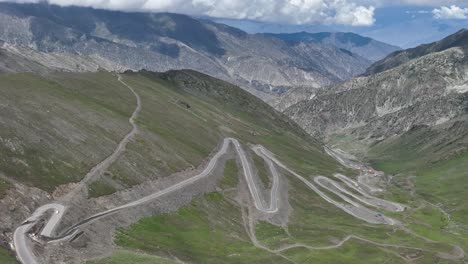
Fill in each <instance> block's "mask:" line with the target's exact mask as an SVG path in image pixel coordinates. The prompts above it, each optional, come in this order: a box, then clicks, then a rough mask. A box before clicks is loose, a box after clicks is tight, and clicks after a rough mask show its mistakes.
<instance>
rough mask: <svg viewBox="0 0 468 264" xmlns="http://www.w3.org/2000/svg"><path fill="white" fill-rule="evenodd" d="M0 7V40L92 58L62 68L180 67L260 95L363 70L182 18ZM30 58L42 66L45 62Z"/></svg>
mask: <svg viewBox="0 0 468 264" xmlns="http://www.w3.org/2000/svg"><path fill="white" fill-rule="evenodd" d="M0 6H1V9H0V21H1V23H0V40H3V41H5V42H6V43H8V44H12V45H14V46H21V47H20V48H30V49H31V50H33V51H34V52H40V53H51V52H52V53H57V54H62V55H63V54H64V56H70V57H73V58H74V57H77V56H85V57H87V60H90V61H92V63H91V65H89V64H86V63H82V62H79V61H77V63H76V65H69V64H65V65H63V66H61V65H56V66H57V67H58V68H60V67H62V68H63V69H65V70H70V71H95V70H96V69H97V68H99V67H100V68H103V69H106V70H122V69H134V70H139V69H147V70H152V71H166V70H170V69H185V68H188V69H194V70H198V71H201V72H204V73H207V74H210V75H212V76H214V77H217V78H221V79H223V80H227V81H230V82H233V83H235V84H238V85H241V86H242V87H244V88H247V89H248V90H249V91H251V92H253V93H254V94H257V95H258V96H260V97H265V96H267V94H277V93H282V92H284V91H285V90H287V89H289V88H290V87H293V86H301V85H308V86H313V87H319V86H323V85H330V84H333V83H336V82H339V81H342V80H345V79H348V78H350V77H352V76H355V75H357V74H360V73H362V72H364V70H365V68H367V67H368V65H369V64H370V63H369V61H367V60H365V59H363V58H361V57H359V56H357V55H355V54H351V53H349V52H347V51H343V50H340V49H339V48H335V47H330V46H329V45H328V46H327V45H322V44H316V43H307V44H301V45H290V44H288V43H286V42H284V41H281V40H273V39H272V38H265V37H263V36H258V35H249V34H247V33H245V32H243V31H240V30H238V29H235V28H231V27H229V26H225V25H221V24H216V23H214V22H210V21H206V20H197V19H193V18H190V17H188V16H185V15H177V14H168V13H159V14H148V13H123V12H113V11H104V10H95V9H90V8H79V7H58V6H53V5H45V4H11V3H0ZM31 53H33V52H32V51H31ZM33 59H34V60H36V61H38V62H39V63H41V64H44V65H47V64H50V63H49V62H48V61H47V59H46V58H37V57H34V58H33ZM74 61H75V60H74Z"/></svg>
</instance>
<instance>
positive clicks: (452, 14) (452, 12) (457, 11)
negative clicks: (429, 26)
mask: <svg viewBox="0 0 468 264" xmlns="http://www.w3.org/2000/svg"><path fill="white" fill-rule="evenodd" d="M432 13H433V14H434V18H437V19H467V18H468V8H461V7H458V6H456V5H451V6H450V7H447V6H442V7H440V8H435V9H434V10H433V11H432Z"/></svg>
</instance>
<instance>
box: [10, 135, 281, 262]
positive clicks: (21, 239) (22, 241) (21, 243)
mask: <svg viewBox="0 0 468 264" xmlns="http://www.w3.org/2000/svg"><path fill="white" fill-rule="evenodd" d="M231 143H232V144H233V145H234V147H235V150H236V152H237V154H238V155H239V157H240V161H241V165H242V167H243V171H244V176H245V178H246V181H247V184H248V187H249V191H250V194H251V196H252V198H253V199H254V204H255V207H256V208H257V210H259V211H261V212H263V213H268V214H269V213H275V212H277V211H278V206H277V202H276V201H277V199H278V195H277V192H278V187H275V188H272V194H271V198H270V200H271V201H270V205H269V206H268V207H267V206H264V202H263V199H262V198H261V197H260V192H259V190H258V187H257V185H256V184H255V181H254V180H253V177H254V175H253V173H252V170H251V167H250V166H251V165H250V163H249V161H248V160H247V157H246V155H245V152H244V151H243V149H242V147H241V145H240V143H239V141H237V140H236V139H233V138H226V139H224V141H223V145H222V147H221V149H220V150H219V151H218V152H217V153H216V154H215V155H214V156H213V158H212V159H211V160H210V162H209V163H208V166H207V167H206V168H205V169H204V170H203V171H202V172H201V173H200V174H198V175H196V176H193V177H191V178H189V179H187V180H184V181H181V182H179V183H177V184H174V185H172V186H170V187H168V188H166V189H164V190H161V191H158V192H156V193H153V194H151V195H148V196H146V197H143V198H141V199H139V200H136V201H134V202H131V203H128V204H125V205H121V206H118V207H115V208H113V209H110V210H107V211H104V212H101V213H98V214H95V215H92V216H90V217H88V218H86V219H84V220H82V221H80V222H79V223H77V224H75V225H73V226H72V227H70V228H68V229H67V230H66V231H65V232H64V234H63V236H60V237H58V238H56V239H51V240H50V242H54V241H57V240H60V241H62V240H64V239H66V238H67V237H71V236H73V234H75V233H76V232H77V231H78V229H79V228H80V227H83V226H85V225H87V224H90V223H92V222H94V221H96V220H98V219H99V218H102V217H104V216H107V215H110V214H113V213H116V212H118V211H121V210H124V209H126V208H130V207H134V206H138V205H141V204H144V203H147V202H149V201H152V200H154V199H156V198H159V197H161V196H163V195H165V194H168V193H171V192H173V191H176V190H179V189H182V188H184V187H186V186H188V185H190V184H192V183H194V182H196V181H198V180H200V179H201V178H204V177H207V176H208V175H210V173H211V172H212V171H213V170H214V169H215V167H216V164H217V163H218V161H219V159H220V158H221V157H222V156H223V155H224V154H226V153H227V150H228V147H229V145H230V144H231ZM271 169H273V171H275V170H276V169H275V168H274V166H273V167H271ZM274 174H275V175H276V176H274V178H275V177H277V175H278V173H277V172H276V171H275V172H274ZM274 181H275V182H276V181H278V179H277V178H276V180H274ZM277 185H278V184H277V183H275V184H274V186H277ZM58 207H60V208H61V209H60V208H58ZM50 209H52V210H60V211H59V212H62V213H58V214H55V215H53V217H52V218H51V219H50V220H49V221H48V223H47V225H46V227H47V231H46V232H42V233H41V234H44V235H48V236H50V235H51V232H52V230H54V229H55V227H56V226H57V225H58V224H59V223H60V218H61V217H62V215H63V211H64V210H65V209H64V207H63V206H62V205H59V204H49V205H45V206H43V207H41V208H39V209H38V210H36V212H35V213H34V214H33V216H32V217H30V218H29V219H28V221H31V223H29V224H27V225H23V226H20V227H19V228H17V229H16V231H15V236H14V241H15V249H16V253H17V255H18V259H19V260H20V261H21V262H23V263H37V262H36V260H35V257H34V255H33V253H32V252H31V250H30V249H29V247H28V245H27V243H26V238H27V236H28V235H27V233H28V232H29V230H30V229H31V228H32V227H33V226H34V224H35V223H36V222H37V221H38V220H39V218H40V217H41V216H42V215H43V214H44V213H45V212H46V211H47V210H50Z"/></svg>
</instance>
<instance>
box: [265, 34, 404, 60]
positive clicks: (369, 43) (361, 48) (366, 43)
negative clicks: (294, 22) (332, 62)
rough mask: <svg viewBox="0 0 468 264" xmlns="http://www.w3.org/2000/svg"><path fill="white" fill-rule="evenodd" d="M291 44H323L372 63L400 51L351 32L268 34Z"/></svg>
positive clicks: (397, 48)
mask: <svg viewBox="0 0 468 264" xmlns="http://www.w3.org/2000/svg"><path fill="white" fill-rule="evenodd" d="M266 35H269V36H273V37H276V38H279V39H282V40H284V41H286V42H289V43H301V42H302V43H321V44H324V45H332V46H335V47H338V48H340V49H344V50H348V51H351V52H352V53H355V54H357V55H359V56H361V57H363V58H366V59H368V60H370V61H377V60H380V59H383V58H384V57H386V56H387V55H388V54H390V53H392V52H394V51H397V50H400V48H399V47H396V46H393V45H390V44H386V43H383V42H380V41H377V40H374V39H371V38H367V37H363V36H360V35H358V34H355V33H351V32H321V33H308V32H299V33H289V34H288V33H282V34H266Z"/></svg>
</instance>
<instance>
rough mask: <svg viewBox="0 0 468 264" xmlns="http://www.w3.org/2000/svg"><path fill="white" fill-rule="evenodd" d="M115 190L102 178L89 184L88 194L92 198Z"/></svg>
mask: <svg viewBox="0 0 468 264" xmlns="http://www.w3.org/2000/svg"><path fill="white" fill-rule="evenodd" d="M115 191H116V189H115V188H114V187H112V186H111V185H109V184H108V183H106V182H104V181H102V180H97V181H95V182H93V183H91V184H90V185H89V186H88V195H89V197H91V198H95V197H99V196H103V195H109V194H112V193H114V192H115Z"/></svg>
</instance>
